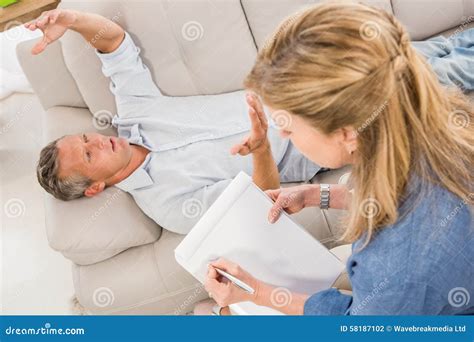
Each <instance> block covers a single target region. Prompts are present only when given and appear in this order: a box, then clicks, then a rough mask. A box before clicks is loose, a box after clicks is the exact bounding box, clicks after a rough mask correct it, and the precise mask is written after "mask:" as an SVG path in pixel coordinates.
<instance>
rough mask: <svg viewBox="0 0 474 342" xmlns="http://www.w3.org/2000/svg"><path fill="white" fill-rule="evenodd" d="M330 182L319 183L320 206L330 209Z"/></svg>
mask: <svg viewBox="0 0 474 342" xmlns="http://www.w3.org/2000/svg"><path fill="white" fill-rule="evenodd" d="M330 188H331V187H330V186H329V184H319V207H320V208H321V209H329V190H330Z"/></svg>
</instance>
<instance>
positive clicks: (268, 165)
mask: <svg viewBox="0 0 474 342" xmlns="http://www.w3.org/2000/svg"><path fill="white" fill-rule="evenodd" d="M246 99H247V103H248V105H249V116H250V121H251V122H252V129H251V131H250V135H249V136H248V137H247V138H246V139H245V140H244V141H243V142H242V143H240V144H238V145H236V146H234V147H232V149H231V153H232V154H237V153H238V154H240V155H242V156H246V155H248V154H250V153H251V154H252V159H253V175H252V179H253V181H254V183H255V184H256V185H257V186H258V187H259V188H260V189H262V190H270V189H278V188H279V187H280V174H279V172H278V167H277V165H276V163H275V160H274V159H273V155H272V150H271V146H270V142H269V141H268V138H267V130H268V122H267V118H266V116H265V112H264V110H263V106H262V103H261V102H260V100H259V99H258V98H257V96H256V95H254V94H247V98H246Z"/></svg>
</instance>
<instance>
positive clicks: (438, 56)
mask: <svg viewBox="0 0 474 342" xmlns="http://www.w3.org/2000/svg"><path fill="white" fill-rule="evenodd" d="M413 46H414V47H415V49H416V50H417V51H418V52H420V53H421V54H422V55H424V56H425V57H426V59H427V60H428V62H429V63H430V64H431V67H432V68H433V70H434V72H435V73H436V74H437V75H438V78H439V80H440V82H441V83H443V84H444V85H456V86H457V87H459V88H460V89H461V90H463V91H469V90H474V29H470V30H466V31H464V32H461V33H458V34H456V35H454V36H451V37H449V38H445V37H441V36H440V37H435V38H432V39H429V40H426V41H420V42H413Z"/></svg>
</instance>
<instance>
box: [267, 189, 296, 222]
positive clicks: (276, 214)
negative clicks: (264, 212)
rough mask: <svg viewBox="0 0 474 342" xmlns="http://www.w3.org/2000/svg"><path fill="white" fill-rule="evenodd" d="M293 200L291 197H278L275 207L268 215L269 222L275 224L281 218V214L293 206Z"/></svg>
mask: <svg viewBox="0 0 474 342" xmlns="http://www.w3.org/2000/svg"><path fill="white" fill-rule="evenodd" d="M290 202H291V198H290V197H289V196H286V195H285V196H282V195H280V196H278V198H277V199H276V201H275V203H273V206H272V207H271V208H270V212H269V213H268V221H269V222H270V223H275V222H276V221H278V219H279V218H280V216H281V213H282V212H283V211H284V210H286V208H288V207H289V205H290V204H291V203H290Z"/></svg>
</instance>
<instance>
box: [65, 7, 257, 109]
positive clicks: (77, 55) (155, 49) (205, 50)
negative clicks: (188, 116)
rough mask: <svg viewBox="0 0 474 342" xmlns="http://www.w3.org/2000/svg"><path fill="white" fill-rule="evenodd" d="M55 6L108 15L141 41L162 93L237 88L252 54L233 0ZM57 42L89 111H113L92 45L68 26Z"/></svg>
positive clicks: (221, 91) (240, 85)
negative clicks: (60, 40) (61, 48)
mask: <svg viewBox="0 0 474 342" xmlns="http://www.w3.org/2000/svg"><path fill="white" fill-rule="evenodd" d="M60 6H61V7H63V8H74V9H79V10H83V11H92V12H96V13H99V14H102V15H105V16H107V17H109V18H114V20H116V21H117V22H118V23H119V24H120V25H122V26H123V27H124V28H125V29H126V30H127V31H128V32H130V34H131V36H132V37H133V39H134V41H135V43H136V44H137V45H138V46H139V47H141V49H142V53H141V56H142V58H143V60H144V62H145V63H146V64H147V66H148V67H149V68H150V70H151V72H152V75H153V78H154V81H155V83H156V84H157V85H158V87H159V88H160V89H161V91H162V92H163V93H165V94H166V95H170V96H185V95H198V94H206V95H208V94H217V93H224V92H230V91H234V90H238V89H241V88H242V81H243V78H244V77H245V75H246V74H247V72H248V71H249V70H250V68H251V67H252V65H253V61H254V59H255V56H256V48H255V45H254V43H253V39H252V35H251V34H250V31H249V28H248V25H247V22H246V20H245V16H244V13H243V11H242V7H241V5H240V1H239V0H226V1H207V0H197V1H196V0H181V1H162V0H160V1H137V2H130V1H102V2H95V1H84V2H78V1H62V2H61V5H60ZM62 43H63V52H64V58H65V61H66V64H67V66H68V68H69V69H70V71H71V74H72V75H73V76H74V78H75V80H76V82H77V84H78V86H79V89H80V91H81V93H82V95H83V97H84V100H85V102H86V103H87V104H88V106H89V108H90V109H91V111H92V112H97V111H100V110H108V111H110V112H112V113H115V106H114V103H113V97H112V95H111V94H110V92H109V90H108V81H107V80H106V79H105V77H104V76H102V73H101V71H100V62H99V60H98V58H97V57H96V56H95V54H94V52H93V50H92V49H91V48H90V47H87V44H86V43H85V42H84V41H83V39H82V38H81V37H80V36H79V35H78V34H76V33H74V32H68V34H66V35H65V36H64V37H63V39H62Z"/></svg>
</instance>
